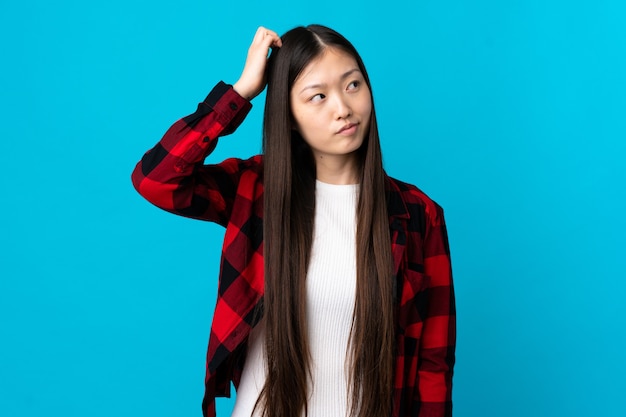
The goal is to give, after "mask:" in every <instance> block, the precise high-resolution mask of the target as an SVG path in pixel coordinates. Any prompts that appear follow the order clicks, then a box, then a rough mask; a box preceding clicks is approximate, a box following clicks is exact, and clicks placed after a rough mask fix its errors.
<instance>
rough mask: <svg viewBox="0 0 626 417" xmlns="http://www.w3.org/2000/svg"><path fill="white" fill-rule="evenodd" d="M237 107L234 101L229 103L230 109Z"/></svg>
mask: <svg viewBox="0 0 626 417" xmlns="http://www.w3.org/2000/svg"><path fill="white" fill-rule="evenodd" d="M237 108H238V107H237V105H236V104H235V103H233V102H231V103H230V109H231V110H237Z"/></svg>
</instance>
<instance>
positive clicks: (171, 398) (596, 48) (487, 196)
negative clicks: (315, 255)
mask: <svg viewBox="0 0 626 417" xmlns="http://www.w3.org/2000/svg"><path fill="white" fill-rule="evenodd" d="M229 3H230V2H227V1H221V2H211V1H199V0H179V1H177V2H166V1H155V0H151V1H147V0H126V1H123V2H122V1H119V0H111V1H108V2H96V3H92V2H84V1H70V0H62V1H59V2H47V1H42V0H33V1H30V2H26V3H18V2H15V1H14V2H6V1H5V2H3V5H2V10H3V11H2V16H1V17H0V39H2V41H0V42H2V66H1V69H0V73H1V74H0V75H1V77H0V88H1V90H0V91H1V97H2V100H1V103H0V106H1V112H0V117H2V139H1V141H2V146H1V151H0V167H1V169H2V172H3V175H1V176H0V190H1V191H2V204H1V205H0V207H2V208H1V210H2V216H1V217H0V226H1V229H0V243H1V246H2V248H1V251H0V334H1V337H2V339H1V344H0V414H2V415H3V416H27V417H28V416H38V415H48V416H65V417H73V416H80V417H83V416H87V415H89V416H92V417H97V416H148V415H149V416H199V415H200V400H201V397H202V390H203V386H202V383H203V377H204V355H205V349H206V342H207V338H208V333H209V326H210V320H211V315H212V308H213V303H214V300H215V290H216V282H215V279H216V276H217V272H218V261H219V249H220V246H221V239H222V235H223V231H222V229H220V228H219V227H218V226H215V225H212V224H207V223H203V222H198V221H193V220H188V219H184V218H178V217H176V216H172V215H170V214H167V213H165V212H162V211H159V210H158V209H156V208H154V207H153V206H151V205H149V204H148V203H147V202H145V201H143V200H142V199H141V197H140V196H139V195H137V194H136V193H135V191H134V190H133V189H132V186H131V183H130V179H129V176H130V172H131V171H132V169H133V167H134V164H135V163H136V161H137V160H139V158H140V157H141V155H142V154H143V153H144V151H146V150H147V149H148V148H150V147H151V146H152V145H153V144H154V143H155V142H156V141H157V140H158V139H159V138H160V137H161V135H162V134H163V132H164V131H165V130H166V129H167V128H168V127H169V125H170V124H171V123H173V122H174V121H175V120H176V119H177V118H179V117H182V116H184V115H186V114H188V113H191V112H192V111H193V110H195V106H196V104H197V102H199V101H201V100H202V99H203V98H204V96H205V95H206V93H207V92H208V91H209V90H210V89H211V87H212V86H213V85H214V83H215V82H217V81H218V80H220V79H223V80H225V81H227V82H231V83H232V82H234V81H236V79H237V77H238V75H239V73H240V71H241V68H242V67H243V62H244V60H245V54H246V51H247V47H248V44H249V42H250V41H251V39H252V36H253V34H254V31H255V30H256V27H257V26H258V25H261V24H262V25H265V26H268V27H270V28H272V29H275V30H276V31H278V32H279V33H283V32H284V31H286V30H288V29H290V28H291V27H293V26H296V25H299V24H308V23H314V22H319V23H323V24H326V25H329V26H331V27H334V28H335V29H337V30H339V31H340V32H342V33H343V34H344V35H345V36H346V37H348V38H349V39H350V40H351V41H352V42H353V43H354V44H355V45H356V46H357V48H358V49H359V50H360V52H361V54H362V55H363V58H364V60H365V63H366V65H367V66H368V70H369V72H370V76H371V78H372V82H373V86H374V94H375V98H376V105H377V112H378V115H379V124H380V130H381V136H382V141H383V147H384V152H385V162H386V167H387V170H388V172H389V173H390V174H391V175H393V176H395V177H398V178H401V179H403V180H405V181H408V182H412V183H415V184H417V185H418V186H419V187H421V188H422V189H423V190H424V191H426V192H427V193H428V194H429V195H430V196H431V197H432V198H434V199H435V200H436V201H438V202H439V203H440V204H441V205H442V206H444V208H445V210H446V216H447V221H448V227H449V233H450V242H451V246H452V251H453V263H454V273H455V280H456V291H457V303H458V364H457V367H456V374H455V390H454V401H455V415H456V416H481V417H491V416H494V417H495V416H507V417H514V416H525V417H526V416H535V417H543V416H546V417H547V416H551V417H552V416H591V415H597V416H623V415H624V413H625V412H626V411H625V410H626V397H625V396H624V395H623V393H624V389H625V388H626V380H625V375H626V359H625V357H626V355H625V354H624V350H625V348H626V340H625V336H624V331H625V330H626V320H625V318H626V308H625V303H624V301H623V299H624V296H625V295H626V284H625V279H624V278H625V276H626V274H625V272H624V271H625V269H626V262H625V259H626V257H625V256H624V249H625V248H626V242H625V236H626V227H625V226H626V225H625V220H624V218H625V216H624V211H625V209H626V198H625V196H626V193H625V192H624V180H626V172H625V168H624V165H625V164H624V162H623V159H624V156H625V155H626V147H625V145H624V142H625V139H626V121H625V120H626V118H625V115H626V85H625V74H626V25H625V24H624V21H625V16H626V6H625V5H624V2H622V1H621V0H613V1H611V0H606V1H602V0H595V1H589V2H585V1H559V0H553V1H546V0H511V1H499V0H476V1H460V0H457V1H454V0H443V1H430V0H429V1H426V0H419V1H400V2H383V3H380V4H374V3H372V5H371V6H364V5H363V2H338V1H336V0H333V1H328V0H317V1H315V2H302V3H300V5H297V4H295V3H294V2H293V1H283V2H252V1H249V2H236V3H235V4H233V5H230V4H229ZM254 105H255V107H254V109H253V110H252V113H251V114H250V116H249V118H248V120H247V121H246V122H245V123H244V125H243V126H242V127H241V129H240V130H239V131H238V132H237V133H236V134H234V135H233V136H231V137H229V138H225V139H224V140H222V141H221V143H220V147H219V148H218V150H217V151H216V155H215V157H214V158H212V159H211V160H212V161H219V160H221V159H223V158H225V157H227V156H240V157H247V156H249V155H251V154H254V153H258V152H259V150H260V130H261V115H262V109H263V96H261V97H258V98H257V99H255V101H254ZM230 406H231V403H230V402H229V401H228V400H224V401H221V402H220V403H219V404H218V407H219V409H221V410H222V413H221V414H220V415H221V416H228V415H229V414H228V408H229V407H230Z"/></svg>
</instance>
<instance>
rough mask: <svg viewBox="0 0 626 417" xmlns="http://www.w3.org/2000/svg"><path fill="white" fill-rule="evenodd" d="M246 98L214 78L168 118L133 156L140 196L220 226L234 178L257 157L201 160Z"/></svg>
mask: <svg viewBox="0 0 626 417" xmlns="http://www.w3.org/2000/svg"><path fill="white" fill-rule="evenodd" d="M251 107H252V105H251V104H250V102H248V101H247V100H245V99H244V98H242V97H241V96H240V95H239V94H237V93H236V92H235V91H234V90H233V89H232V87H231V86H229V85H227V84H225V83H223V82H220V83H218V84H217V85H216V86H215V87H214V88H213V90H212V91H211V92H210V93H209V95H208V96H207V98H206V99H205V100H204V101H203V102H201V103H200V104H199V105H198V109H197V110H196V112H195V113H193V114H191V115H189V116H187V117H184V118H182V119H180V120H178V121H177V122H176V123H174V124H173V125H172V126H171V127H170V128H169V130H168V131H167V132H166V133H165V135H164V136H163V138H162V139H161V141H159V142H158V143H157V144H156V145H155V146H154V147H153V148H152V149H151V150H149V151H148V152H147V153H146V154H145V155H144V156H143V158H142V159H141V161H139V163H138V164H137V166H136V167H135V170H134V171H133V174H132V181H133V185H134V186H135V188H136V189H137V191H138V192H139V194H141V195H142V196H143V197H144V198H145V199H147V200H148V201H150V202H151V203H152V204H154V205H156V206H157V207H160V208H162V209H164V210H167V211H169V212H172V213H175V214H178V215H181V216H186V217H192V218H196V219H201V220H208V221H213V222H216V223H218V224H221V225H222V226H224V227H225V226H226V225H227V223H228V219H229V218H230V213H231V209H232V205H233V201H234V199H235V196H236V190H237V184H238V181H239V177H240V175H241V173H242V172H245V170H246V168H249V167H251V166H255V165H258V162H259V161H258V157H253V158H251V159H248V160H245V161H243V160H239V159H235V158H231V159H227V160H226V161H224V162H222V163H221V164H217V165H203V161H204V159H205V158H206V156H207V155H208V154H209V153H211V151H213V149H215V146H216V145H217V139H218V137H220V136H224V135H227V134H229V133H232V132H234V130H235V129H236V128H237V126H239V124H240V123H241V122H242V121H243V119H244V118H245V116H246V115H247V114H248V112H249V111H250V108H251Z"/></svg>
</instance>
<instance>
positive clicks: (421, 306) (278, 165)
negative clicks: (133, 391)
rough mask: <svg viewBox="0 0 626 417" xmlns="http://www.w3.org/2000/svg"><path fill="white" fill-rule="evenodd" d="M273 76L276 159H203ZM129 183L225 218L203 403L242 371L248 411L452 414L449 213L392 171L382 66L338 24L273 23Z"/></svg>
mask: <svg viewBox="0 0 626 417" xmlns="http://www.w3.org/2000/svg"><path fill="white" fill-rule="evenodd" d="M270 50H271V54H270V57H269V58H268V53H269V52H270ZM266 85H267V97H266V103H265V115H264V123H263V155H262V156H259V155H257V156H254V157H252V158H250V159H247V160H240V159H228V160H226V161H224V162H222V163H219V164H211V165H204V159H205V157H206V156H207V155H209V154H210V153H211V151H212V150H213V149H214V148H215V146H216V144H217V140H218V137H220V136H224V135H226V134H229V133H231V132H233V131H234V130H235V129H236V128H237V126H238V125H239V124H240V123H241V122H242V121H243V119H244V117H245V115H246V114H247V112H248V111H249V109H250V107H251V104H250V100H252V99H253V98H254V97H256V96H257V95H258V94H259V93H260V92H261V91H262V90H263V89H264V88H265V86H266ZM132 179H133V183H134V185H135V187H136V189H137V191H138V192H139V193H140V194H141V195H142V196H144V197H145V198H146V199H147V200H149V201H150V202H152V203H153V204H155V205H157V206H158V207H160V208H162V209H165V210H168V211H170V212H173V213H176V214H179V215H183V216H188V217H193V218H198V219H202V220H209V221H213V222H216V223H219V224H221V225H223V226H224V227H225V228H226V233H225V237H224V246H223V251H222V260H221V268H220V269H221V270H220V281H219V287H218V299H217V304H216V307H215V313H214V317H213V324H212V326H211V335H210V340H209V348H208V354H207V374H206V380H205V384H206V393H205V398H204V402H203V412H204V415H205V416H215V415H216V411H215V397H216V396H228V395H230V383H231V381H232V382H233V383H234V385H235V387H236V389H237V398H236V404H235V408H234V410H233V416H236V417H250V416H251V415H254V416H263V417H300V416H305V415H307V416H309V417H335V416H337V417H346V416H354V417H388V416H394V417H404V416H423V417H425V416H429V417H434V416H442V417H443V416H451V414H452V402H451V388H452V369H453V365H454V347H455V305H454V293H453V287H452V276H451V268H450V257H449V248H448V240H447V234H446V228H445V223H444V218H443V211H442V209H441V207H439V206H438V205H437V204H436V203H435V202H433V201H432V200H431V199H430V198H428V197H427V196H426V195H425V194H424V193H423V192H422V191H420V190H419V189H417V188H416V187H414V186H412V185H409V184H405V183H403V182H400V181H398V180H395V179H392V178H390V177H388V176H387V175H386V174H385V172H384V170H383V166H382V156H381V150H380V143H379V138H378V129H377V126H376V116H375V112H374V105H373V99H372V92H371V86H370V82H369V79H368V76H367V72H366V71H365V66H364V65H363V62H362V60H361V58H360V57H359V55H358V53H357V51H356V50H355V49H354V47H353V46H352V45H351V44H350V43H349V42H348V41H347V40H346V39H345V38H343V37H342V36H341V35H340V34H338V33H337V32H335V31H333V30H331V29H329V28H326V27H323V26H317V25H312V26H308V27H298V28H295V29H293V30H291V31H289V32H287V33H286V34H284V35H283V36H282V38H281V37H279V36H278V35H277V34H276V33H274V32H273V31H271V30H268V29H265V28H262V27H261V28H259V29H258V31H257V33H256V35H255V37H254V40H253V42H252V45H251V46H250V49H249V51H248V58H247V60H246V64H245V67H244V70H243V72H242V75H241V77H240V79H239V80H238V81H237V82H236V83H235V84H234V85H233V86H232V87H231V86H229V85H227V84H224V83H222V82H220V83H219V84H217V86H216V87H215V88H214V89H213V90H212V91H211V93H210V94H209V95H208V97H207V98H206V99H205V100H204V101H203V102H202V103H200V104H199V106H198V109H197V110H196V112H195V113H193V114H192V115H190V116H187V117H185V118H183V119H181V120H179V121H178V122H176V123H175V124H174V125H173V126H172V127H171V128H170V129H169V130H168V131H167V133H166V134H165V136H164V137H163V138H162V139H161V141H160V142H159V143H157V145H156V146H155V147H154V148H153V149H151V150H150V151H148V152H147V153H146V154H145V155H144V157H143V159H142V160H141V161H140V162H139V163H138V165H137V167H136V168H135V171H134V172H133V177H132Z"/></svg>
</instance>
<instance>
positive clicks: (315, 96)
mask: <svg viewBox="0 0 626 417" xmlns="http://www.w3.org/2000/svg"><path fill="white" fill-rule="evenodd" d="M324 98H326V96H325V95H324V94H321V93H320V94H316V95H314V96H313V97H311V98H310V99H309V100H311V101H313V102H316V101H321V100H323V99H324Z"/></svg>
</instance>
